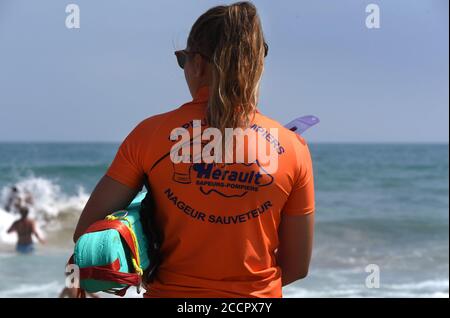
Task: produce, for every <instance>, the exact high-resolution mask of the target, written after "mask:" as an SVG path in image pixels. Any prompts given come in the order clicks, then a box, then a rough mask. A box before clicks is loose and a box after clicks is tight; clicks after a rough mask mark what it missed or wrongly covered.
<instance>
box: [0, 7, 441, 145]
mask: <svg viewBox="0 0 450 318" xmlns="http://www.w3.org/2000/svg"><path fill="white" fill-rule="evenodd" d="M69 3H76V4H78V5H79V7H80V11H81V12H80V13H81V15H80V18H81V19H80V22H81V28H80V29H67V28H66V26H65V19H66V16H67V14H66V13H65V7H66V5H67V4H69ZM222 3H230V2H229V1H204V0H203V1H201V0H188V1H180V0H171V1H167V0H164V1H148V0H140V1H137V0H133V1H129V0H121V1H113V0H107V1H106V0H103V1H101V0H95V1H92V0H71V1H61V0H40V1H26V0H0V141H121V140H122V139H123V138H124V137H125V136H126V135H127V134H128V132H129V131H130V130H131V129H132V128H133V127H134V126H135V125H136V124H137V123H138V122H139V121H141V120H142V119H144V118H146V117H149V116H151V115H155V114H157V113H161V112H165V111H168V110H171V109H173V108H175V107H178V106H179V105H181V104H183V103H184V102H187V101H189V100H190V99H191V98H190V95H189V91H188V89H187V86H186V84H185V81H184V75H183V72H182V70H181V69H179V68H178V66H177V64H176V61H175V57H174V55H173V51H174V50H175V49H181V48H184V44H185V39H186V37H187V34H188V32H189V30H190V27H191V26H192V24H193V22H194V21H195V20H196V18H197V17H198V16H199V15H200V14H201V13H203V12H204V11H205V10H206V9H208V8H209V7H211V6H213V5H216V4H222ZM254 3H255V4H256V6H257V7H258V9H259V12H260V16H261V18H262V22H263V27H264V31H265V35H266V38H267V42H268V43H269V46H270V52H269V56H268V57H267V59H266V70H265V74H264V78H263V84H262V91H261V99H260V109H261V111H262V112H263V113H265V114H266V115H268V116H270V117H273V118H275V119H276V120H278V121H280V122H282V123H287V122H288V121H290V119H292V118H295V117H298V116H300V115H309V114H312V115H317V116H318V117H320V118H321V120H322V122H321V124H320V126H317V127H315V128H314V129H311V131H309V132H308V133H307V134H306V135H305V136H306V138H307V140H308V141H309V142H318V141H320V142H348V141H351V142H365V141H369V142H399V141H407V142H416V141H418V142H422V141H424V142H428V141H432V142H435V141H437V142H448V132H449V97H448V96H449V95H448V85H449V64H448V45H449V43H448V9H449V8H448V1H447V0H429V1H425V0H420V1H413V0H396V1H392V0H385V1H375V0H370V1H358V0H342V1H326V0H320V1H319V0H308V1H299V0H292V1H286V0H281V1H273V0H256V1H254ZM369 3H376V4H378V5H379V6H380V10H381V12H380V13H381V28H380V29H368V28H367V27H366V25H365V20H366V16H367V13H366V12H365V8H366V6H367V5H368V4H369Z"/></svg>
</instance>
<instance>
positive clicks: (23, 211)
mask: <svg viewBox="0 0 450 318" xmlns="http://www.w3.org/2000/svg"><path fill="white" fill-rule="evenodd" d="M29 212H30V210H29V209H28V208H27V207H26V206H21V207H19V213H20V216H21V217H22V218H26V217H27V216H28V213H29Z"/></svg>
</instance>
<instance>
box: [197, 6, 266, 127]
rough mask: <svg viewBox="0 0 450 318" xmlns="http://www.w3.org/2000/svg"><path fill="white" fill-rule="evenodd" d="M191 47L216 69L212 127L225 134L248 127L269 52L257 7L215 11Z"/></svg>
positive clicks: (199, 28)
mask: <svg viewBox="0 0 450 318" xmlns="http://www.w3.org/2000/svg"><path fill="white" fill-rule="evenodd" d="M188 47H189V48H190V49H195V50H198V51H200V52H202V53H203V54H205V55H207V56H208V57H209V58H210V62H211V64H212V66H213V67H212V84H211V87H210V97H209V103H208V110H207V121H208V124H209V125H210V126H212V127H216V128H219V129H220V130H221V131H224V130H225V128H237V127H240V128H246V127H248V125H249V124H250V121H251V120H252V119H253V116H254V115H255V113H256V105H257V100H258V93H259V85H260V80H261V76H262V73H263V69H264V56H265V54H266V53H267V46H266V45H265V42H264V35H263V32H262V27H261V22H260V19H259V16H258V13H257V10H256V7H255V6H254V5H253V4H251V3H250V2H238V3H235V4H232V5H229V6H217V7H214V8H211V9H210V10H208V11H207V12H205V13H204V14H203V15H202V16H200V18H198V20H197V21H196V22H195V24H194V25H193V27H192V30H191V32H190V35H189V38H188Z"/></svg>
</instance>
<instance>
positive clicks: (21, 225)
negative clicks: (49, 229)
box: [8, 206, 45, 254]
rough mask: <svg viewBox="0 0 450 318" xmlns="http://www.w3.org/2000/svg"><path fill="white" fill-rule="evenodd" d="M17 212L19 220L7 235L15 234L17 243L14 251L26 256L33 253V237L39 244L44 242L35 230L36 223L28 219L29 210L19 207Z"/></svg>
mask: <svg viewBox="0 0 450 318" xmlns="http://www.w3.org/2000/svg"><path fill="white" fill-rule="evenodd" d="M19 212H20V216H21V217H20V219H19V220H17V221H15V222H14V223H13V224H12V225H11V227H10V228H9V230H8V233H13V232H16V233H17V236H18V241H17V246H16V251H17V252H19V253H23V254H27V253H31V252H33V251H34V244H33V235H34V236H35V237H36V238H37V239H38V241H39V242H40V243H41V244H45V240H44V239H43V238H42V237H41V236H40V235H39V233H38V231H37V229H36V222H35V221H34V220H33V219H31V218H29V217H28V213H29V209H28V208H27V207H25V206H20V207H19Z"/></svg>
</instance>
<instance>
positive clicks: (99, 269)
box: [68, 220, 141, 298]
mask: <svg viewBox="0 0 450 318" xmlns="http://www.w3.org/2000/svg"><path fill="white" fill-rule="evenodd" d="M111 229H114V230H116V231H117V232H119V234H120V236H121V237H122V238H123V239H124V241H125V242H126V243H127V245H128V247H129V248H130V251H131V253H132V255H133V257H134V258H135V259H137V258H138V255H137V251H136V246H135V245H134V241H133V237H132V235H131V233H130V230H129V228H128V227H127V226H126V225H125V224H123V223H122V222H121V221H120V220H101V221H98V222H95V223H94V224H92V225H91V226H89V227H88V229H87V230H86V231H85V232H84V234H86V233H93V232H99V231H103V230H111ZM74 263H75V261H74V255H72V256H71V257H70V259H69V261H68V264H74ZM119 269H120V261H119V259H116V260H115V261H114V262H113V263H112V264H107V265H104V266H91V267H85V268H80V279H95V280H104V281H112V282H116V283H119V284H123V285H127V286H126V287H124V288H122V289H120V290H118V291H116V292H115V294H116V295H118V296H124V295H125V294H126V291H127V289H128V288H129V287H130V286H136V285H139V284H140V283H141V276H140V275H139V274H137V273H131V274H130V273H122V272H119ZM78 297H82V298H84V297H86V296H85V292H84V290H82V289H81V288H80V289H79V291H78Z"/></svg>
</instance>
